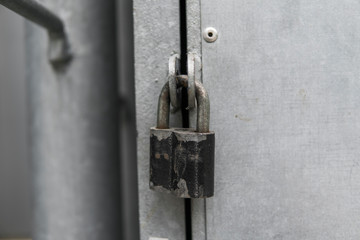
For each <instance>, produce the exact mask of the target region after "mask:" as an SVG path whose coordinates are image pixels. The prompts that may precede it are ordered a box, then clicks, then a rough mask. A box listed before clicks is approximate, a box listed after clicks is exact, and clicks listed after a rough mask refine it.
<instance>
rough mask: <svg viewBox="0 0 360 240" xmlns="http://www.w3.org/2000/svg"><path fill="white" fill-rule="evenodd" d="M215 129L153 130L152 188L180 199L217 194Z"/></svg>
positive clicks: (151, 139) (151, 156)
mask: <svg viewBox="0 0 360 240" xmlns="http://www.w3.org/2000/svg"><path fill="white" fill-rule="evenodd" d="M214 145H215V134H214V133H213V132H207V133H199V132H195V130H194V129H173V128H170V129H158V128H151V130H150V188H152V189H153V190H156V191H160V192H169V193H172V194H174V195H175V196H176V197H180V198H206V197H212V196H213V195H214Z"/></svg>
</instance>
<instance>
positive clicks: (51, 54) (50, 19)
mask: <svg viewBox="0 0 360 240" xmlns="http://www.w3.org/2000/svg"><path fill="white" fill-rule="evenodd" d="M0 4H1V5H3V6H5V7H7V8H9V9H11V10H12V11H14V12H16V13H18V14H19V15H21V16H23V17H25V18H26V19H28V20H30V21H32V22H34V23H36V24H39V25H40V26H42V27H44V28H46V29H47V30H48V34H49V40H50V42H49V49H48V58H49V61H50V62H51V63H52V64H55V65H56V64H61V63H64V62H68V61H69V60H70V59H71V53H70V44H69V41H68V38H67V35H66V33H65V27H64V23H63V21H62V20H61V19H60V18H59V17H58V16H56V15H55V14H54V13H53V12H51V11H50V10H48V9H47V8H46V7H44V6H42V5H41V4H39V3H38V2H36V1H33V0H0Z"/></svg>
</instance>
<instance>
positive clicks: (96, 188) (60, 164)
mask: <svg viewBox="0 0 360 240" xmlns="http://www.w3.org/2000/svg"><path fill="white" fill-rule="evenodd" d="M42 3H44V4H46V6H48V7H49V9H51V10H52V11H57V12H58V13H59V15H60V17H61V18H62V19H63V20H64V22H65V25H66V26H67V30H68V34H69V38H70V41H71V43H72V47H73V52H74V58H73V61H71V63H70V65H67V66H65V67H63V68H60V69H54V68H52V67H51V66H50V64H49V62H48V60H47V59H46V55H45V53H46V46H47V36H46V32H44V31H43V30H42V29H40V28H38V27H37V26H35V25H32V24H30V23H27V25H26V28H27V29H26V31H27V32H26V40H27V47H26V50H27V54H26V56H27V78H28V82H29V95H30V99H29V102H30V104H29V106H30V112H31V145H32V148H31V157H32V160H31V166H32V173H33V176H34V181H33V184H34V191H33V193H34V194H33V195H34V206H33V209H34V221H33V226H34V229H33V236H32V238H33V239H38V240H45V239H46V240H49V239H71V240H73V239H74V240H75V239H76V240H78V239H84V240H85V239H86V240H91V239H94V240H95V239H120V227H119V226H120V224H119V221H120V206H119V204H120V196H119V195H120V194H119V191H120V188H119V180H120V176H119V159H118V155H119V154H118V146H119V142H118V94H117V74H116V36H115V34H116V29H115V2H114V1H101V2H100V1H97V0H78V1H72V0H62V1H50V0H49V1H42Z"/></svg>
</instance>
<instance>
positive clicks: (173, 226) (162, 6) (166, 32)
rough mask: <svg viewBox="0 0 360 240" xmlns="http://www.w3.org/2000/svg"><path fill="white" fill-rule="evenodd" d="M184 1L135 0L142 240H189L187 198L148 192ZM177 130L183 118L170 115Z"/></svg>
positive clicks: (178, 44) (177, 50) (178, 37)
mask: <svg viewBox="0 0 360 240" xmlns="http://www.w3.org/2000/svg"><path fill="white" fill-rule="evenodd" d="M179 33H180V27H179V2H178V1H177V0H171V1H168V0H160V1H153V0H147V1H143V0H135V1H134V34H135V35H134V36H135V89H136V118H137V119H136V123H137V133H138V138H137V157H138V185H139V215H140V238H141V239H142V240H148V239H149V238H150V237H153V238H166V239H171V240H182V239H185V216H184V199H179V198H175V197H174V196H172V195H170V194H166V193H160V192H154V191H152V190H150V189H149V158H150V153H149V150H150V142H149V140H150V127H153V126H155V125H156V112H157V103H158V96H159V94H160V91H161V89H162V87H163V85H164V83H165V82H166V78H167V71H168V58H169V57H170V55H171V54H172V53H179V50H180V36H179ZM170 121H171V122H172V126H181V123H180V121H181V117H180V115H179V113H178V114H175V115H171V117H170Z"/></svg>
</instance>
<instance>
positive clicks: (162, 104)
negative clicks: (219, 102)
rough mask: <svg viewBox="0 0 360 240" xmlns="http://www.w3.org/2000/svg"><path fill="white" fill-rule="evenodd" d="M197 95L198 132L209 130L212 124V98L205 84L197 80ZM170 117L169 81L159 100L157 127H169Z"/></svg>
mask: <svg viewBox="0 0 360 240" xmlns="http://www.w3.org/2000/svg"><path fill="white" fill-rule="evenodd" d="M195 97H196V102H197V120H196V132H199V133H207V132H209V125H210V100H209V96H208V94H207V92H206V90H205V88H204V86H203V85H202V84H201V83H200V82H199V81H195ZM169 119H170V88H169V82H168V81H167V82H166V83H165V85H164V87H163V88H162V90H161V93H160V95H159V102H158V112H157V125H156V128H159V129H168V128H169Z"/></svg>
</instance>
